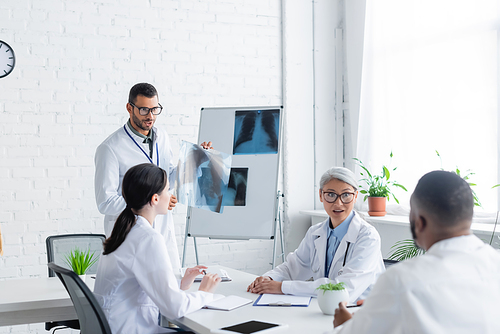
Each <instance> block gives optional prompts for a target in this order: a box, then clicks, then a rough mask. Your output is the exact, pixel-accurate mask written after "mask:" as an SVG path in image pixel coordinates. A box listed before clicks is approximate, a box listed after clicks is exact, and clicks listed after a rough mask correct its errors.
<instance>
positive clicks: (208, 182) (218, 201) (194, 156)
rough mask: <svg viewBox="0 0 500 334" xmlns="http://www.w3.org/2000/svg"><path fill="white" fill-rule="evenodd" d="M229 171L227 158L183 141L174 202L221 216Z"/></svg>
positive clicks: (228, 159) (219, 153)
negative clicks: (175, 200)
mask: <svg viewBox="0 0 500 334" xmlns="http://www.w3.org/2000/svg"><path fill="white" fill-rule="evenodd" d="M230 170H231V156H230V155H228V154H226V153H222V152H219V151H216V150H205V149H204V148H202V147H201V146H199V145H195V144H192V143H189V142H186V141H183V142H182V146H181V149H180V153H179V163H178V165H177V185H176V191H177V200H178V201H179V203H182V204H184V205H188V206H192V207H196V208H200V209H204V210H209V211H213V212H217V213H221V212H222V210H223V203H222V201H223V196H224V194H225V193H226V190H227V186H228V183H229V174H230Z"/></svg>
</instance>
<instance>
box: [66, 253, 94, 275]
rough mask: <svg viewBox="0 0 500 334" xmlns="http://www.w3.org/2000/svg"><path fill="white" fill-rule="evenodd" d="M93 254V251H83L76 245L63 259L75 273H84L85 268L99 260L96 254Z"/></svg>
mask: <svg viewBox="0 0 500 334" xmlns="http://www.w3.org/2000/svg"><path fill="white" fill-rule="evenodd" d="M94 256H95V252H94V253H90V250H87V251H85V252H83V251H81V250H80V249H79V248H78V247H75V248H74V249H73V250H72V251H70V252H69V254H67V255H66V256H65V259H66V263H67V264H68V265H69V266H70V267H71V269H72V270H73V271H74V272H75V273H76V274H77V275H85V273H86V272H87V270H88V269H89V268H90V267H92V265H94V264H95V263H96V262H97V261H98V260H99V258H98V257H97V256H95V257H94Z"/></svg>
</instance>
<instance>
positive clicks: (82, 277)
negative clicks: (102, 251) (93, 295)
mask: <svg viewBox="0 0 500 334" xmlns="http://www.w3.org/2000/svg"><path fill="white" fill-rule="evenodd" d="M78 277H80V279H81V280H82V281H83V282H85V277H87V275H78Z"/></svg>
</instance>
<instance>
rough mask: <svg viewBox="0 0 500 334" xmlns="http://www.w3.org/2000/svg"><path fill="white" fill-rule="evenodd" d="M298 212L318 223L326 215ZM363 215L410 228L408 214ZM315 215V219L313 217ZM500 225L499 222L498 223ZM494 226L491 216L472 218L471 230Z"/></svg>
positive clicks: (489, 230) (498, 228)
mask: <svg viewBox="0 0 500 334" xmlns="http://www.w3.org/2000/svg"><path fill="white" fill-rule="evenodd" d="M299 213H301V214H303V215H308V216H311V218H312V219H311V221H312V222H315V223H318V218H321V220H324V219H326V218H327V217H328V215H327V214H326V212H325V210H301V211H299ZM359 213H360V214H362V215H363V218H364V219H365V220H366V221H367V222H369V223H379V224H387V225H397V226H408V228H410V226H409V225H410V221H409V219H408V216H395V215H385V216H383V217H371V216H369V215H368V212H359ZM315 217H316V219H314V218H315ZM499 225H500V224H499ZM494 227H495V222H494V220H493V221H492V219H491V218H476V217H474V218H473V219H472V226H471V230H472V232H483V233H484V232H487V233H492V232H493V229H494ZM499 233H500V226H497V228H496V230H495V234H499Z"/></svg>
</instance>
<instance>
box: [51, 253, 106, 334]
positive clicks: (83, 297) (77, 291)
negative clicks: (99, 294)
mask: <svg viewBox="0 0 500 334" xmlns="http://www.w3.org/2000/svg"><path fill="white" fill-rule="evenodd" d="M48 266H49V268H50V269H51V270H52V271H53V272H55V273H56V275H57V277H59V279H60V280H61V282H62V284H63V285H64V287H65V288H66V290H67V291H68V294H69V296H70V297H71V301H72V302H73V306H74V307H75V310H76V315H77V316H78V320H79V322H80V329H81V332H80V333H81V334H111V329H110V327H109V324H108V321H107V319H106V316H105V315H104V312H103V311H102V309H101V306H100V305H99V303H98V302H97V300H96V298H95V297H94V294H93V293H92V291H90V289H89V288H88V286H87V285H86V284H85V283H84V282H83V281H82V280H81V279H80V277H78V275H77V274H75V272H74V271H72V270H68V269H65V268H63V267H61V266H58V265H57V264H55V263H53V262H51V263H49V264H48Z"/></svg>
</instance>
